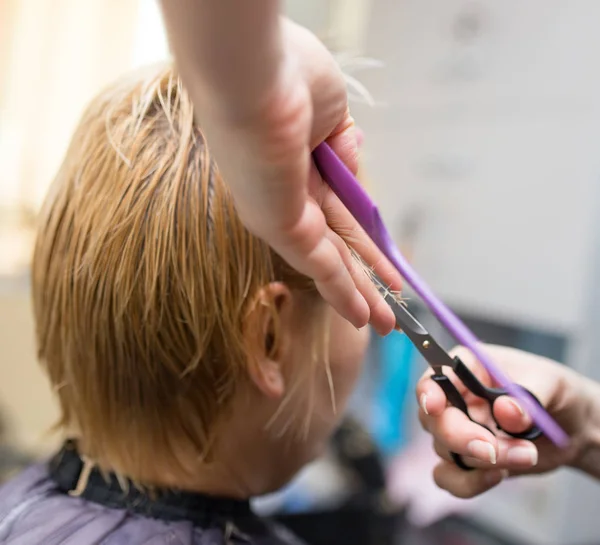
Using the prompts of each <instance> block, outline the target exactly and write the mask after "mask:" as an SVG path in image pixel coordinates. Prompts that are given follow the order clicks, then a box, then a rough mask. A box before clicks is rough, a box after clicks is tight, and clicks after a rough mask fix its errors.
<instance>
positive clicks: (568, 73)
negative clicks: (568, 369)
mask: <svg viewBox="0 0 600 545" xmlns="http://www.w3.org/2000/svg"><path fill="white" fill-rule="evenodd" d="M285 8H286V10H287V12H288V14H289V15H290V16H291V17H292V18H294V19H296V20H297V21H299V22H300V23H302V24H304V25H306V26H308V27H309V28H311V29H312V30H313V31H314V32H316V33H317V35H319V36H320V37H321V38H322V39H323V40H324V41H325V42H326V43H327V44H328V46H329V47H330V48H331V49H332V50H333V51H334V52H335V53H336V55H337V56H338V58H339V60H340V63H341V64H342V66H343V67H344V70H345V72H346V74H347V75H348V80H349V89H350V92H351V96H352V98H353V105H352V107H353V113H354V115H355V117H356V119H357V121H358V123H359V125H360V126H361V128H362V129H363V130H364V132H365V143H364V150H363V165H362V175H363V178H364V180H365V182H366V183H367V184H368V186H369V189H370V191H371V192H372V193H373V195H374V197H375V199H376V200H377V202H378V203H379V205H380V206H381V209H382V212H383V214H384V218H385V220H386V222H387V223H388V225H389V226H390V227H391V229H392V230H393V232H394V235H395V237H396V239H397V242H398V243H399V244H400V245H401V246H402V248H403V249H404V251H405V252H406V253H407V254H408V255H409V257H410V258H411V259H412V260H413V261H414V263H415V265H416V267H417V269H418V270H419V271H420V272H421V273H422V275H423V276H424V277H425V278H426V279H427V280H428V281H429V283H430V284H431V285H432V287H433V288H434V289H435V290H436V291H437V292H438V294H439V295H440V296H442V298H444V299H445V301H446V302H447V303H449V304H450V305H451V306H452V307H453V309H454V310H455V311H457V312H458V313H459V314H460V315H461V316H462V317H463V318H464V319H465V320H466V321H467V323H468V324H469V325H470V326H471V327H472V328H473V329H474V330H475V332H476V333H477V334H478V335H479V336H480V337H481V338H482V339H483V340H485V341H488V342H494V343H501V344H507V345H511V346H515V347H519V348H523V349H526V350H529V351H532V352H535V353H538V354H543V355H546V356H549V357H552V358H555V359H558V360H560V361H561V362H564V364H565V365H569V366H572V367H573V368H575V369H577V370H578V371H580V372H583V373H586V374H588V375H590V376H592V377H594V378H596V379H600V363H599V362H598V358H597V356H596V350H595V345H596V339H597V337H598V333H597V332H598V331H600V289H599V287H598V282H597V279H598V278H600V153H599V150H600V99H599V98H598V97H599V96H600V62H598V58H597V57H598V53H597V51H599V50H600V33H599V32H598V30H597V28H598V25H597V21H598V20H599V18H600V2H598V1H597V0H570V1H569V2H566V1H564V0H563V1H561V0H503V1H502V2H495V1H492V0H479V1H477V0H287V1H286V2H285ZM164 58H168V46H167V43H166V40H165V35H164V31H163V27H162V22H161V18H160V12H159V9H158V5H157V3H156V1H155V0H86V1H85V2H82V1H78V0H56V1H50V0H0V166H1V168H0V415H1V418H0V420H1V424H2V425H1V426H0V476H1V478H7V477H8V476H9V475H10V474H12V473H14V471H17V470H18V469H19V468H20V467H22V465H23V464H25V463H27V462H28V461H29V460H30V459H32V458H38V457H40V456H43V455H44V454H45V453H47V452H49V450H50V449H51V448H53V446H54V445H55V441H56V438H54V437H53V436H52V435H50V434H49V433H48V430H49V428H50V426H51V425H52V423H53V421H54V418H55V416H56V414H57V413H56V409H55V406H54V402H53V398H52V395H51V392H50V389H49V387H48V385H47V383H46V381H45V378H44V376H43V375H42V373H41V372H40V371H39V370H38V367H37V363H36V356H35V346H34V342H33V323H32V316H31V309H30V300H29V286H28V269H29V259H30V255H31V250H32V240H33V234H34V228H35V216H36V212H37V210H38V207H39V205H40V202H41V201H42V199H43V197H44V194H45V191H46V189H47V187H48V185H49V183H50V181H51V180H52V177H53V175H54V173H55V172H56V170H57V168H58V166H59V164H60V161H61V159H62V156H63V154H64V152H65V149H66V145H67V143H68V140H69V137H70V135H71V133H72V131H73V128H74V126H75V124H76V122H77V120H78V118H79V116H80V114H81V113H82V111H83V108H84V106H85V105H86V103H87V101H88V100H89V99H90V98H91V97H92V96H93V95H94V94H95V93H96V92H97V91H98V90H99V89H100V87H102V86H103V85H105V84H107V83H109V82H110V81H111V80H112V79H114V78H115V77H117V76H118V75H119V74H121V73H123V72H125V71H127V70H129V69H131V68H133V67H136V66H139V65H143V64H146V63H149V62H154V61H156V60H160V59H164ZM367 91H368V92H367ZM412 308H414V309H415V311H417V312H418V313H419V314H420V316H421V317H422V319H423V321H424V322H425V323H426V325H428V326H429V327H430V328H431V330H432V332H433V333H435V334H439V335H440V339H441V340H444V342H445V343H446V346H447V347H450V346H451V345H452V339H448V338H444V337H443V334H442V332H439V333H438V331H439V329H438V326H437V324H436V323H435V321H433V320H431V318H430V317H429V315H428V314H427V312H426V311H425V309H420V308H419V307H418V306H413V307H412ZM423 369H424V363H423V362H421V361H420V360H419V358H418V357H417V356H416V355H415V354H414V352H413V351H412V350H411V348H410V347H409V346H408V345H407V343H406V342H405V339H404V338H403V337H402V336H401V335H391V336H390V337H388V338H386V339H374V341H373V343H372V347H371V351H370V355H369V362H368V365H367V367H366V371H365V376H364V377H363V380H362V383H361V386H360V388H359V390H358V391H357V394H356V397H355V400H354V403H353V406H352V410H351V413H350V414H349V416H348V419H347V421H346V423H345V425H344V426H343V427H342V429H341V430H340V432H339V433H338V434H337V435H336V437H335V438H334V440H333V441H332V449H331V453H330V455H328V456H327V457H325V458H324V459H323V460H319V461H318V462H317V463H315V464H313V466H311V467H310V468H308V469H307V470H306V471H305V472H303V474H302V475H301V476H300V477H299V478H298V479H297V481H296V482H295V483H293V484H292V485H291V486H290V487H289V488H288V489H286V490H285V491H283V492H282V493H281V494H278V495H276V496H273V497H270V498H263V499H261V500H259V501H258V502H257V508H258V509H260V510H262V511H263V512H265V513H269V514H274V515H275V516H278V517H280V518H281V519H282V520H284V521H285V522H287V523H288V524H289V525H290V526H292V527H293V528H294V529H296V530H297V531H298V532H299V533H301V534H303V535H304V536H305V537H307V539H309V540H310V541H311V543H313V545H317V544H319V543H324V544H325V543H327V544H329V545H332V544H334V543H344V544H346V545H352V544H354V543H361V545H369V544H370V543H373V544H374V543H378V544H382V543H404V544H423V543H428V544H429V543H431V544H447V545H471V544H473V545H474V544H477V545H486V544H490V545H491V544H494V545H501V544H505V545H508V544H515V545H518V544H534V545H575V544H577V545H594V544H600V517H598V514H597V511H598V505H599V504H600V487H599V486H598V485H597V484H596V483H592V482H590V481H589V480H585V479H583V478H582V477H580V476H578V475H575V474H573V473H572V472H569V471H562V472H558V473H556V474H554V475H551V476H548V477H543V478H534V479H523V480H520V481H518V482H511V483H508V484H506V485H504V486H502V487H501V488H500V489H498V490H497V491H495V492H493V493H491V494H488V495H486V496H485V497H483V498H480V499H478V500H475V501H468V502H464V501H458V500H454V499H452V498H450V497H449V496H448V495H446V494H445V493H443V492H441V491H439V490H437V489H436V488H435V486H434V485H433V483H432V481H431V476H430V474H431V468H432V467H433V464H434V462H435V459H434V458H433V455H432V454H431V447H430V443H429V440H428V439H427V438H424V437H423V436H422V435H421V433H420V432H419V431H418V429H417V425H416V418H415V411H416V408H415V403H414V400H413V397H414V396H413V394H412V388H413V386H414V383H415V381H416V379H417V377H418V376H419V375H420V374H421V372H422V371H423Z"/></svg>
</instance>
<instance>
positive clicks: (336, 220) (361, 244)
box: [321, 189, 402, 335]
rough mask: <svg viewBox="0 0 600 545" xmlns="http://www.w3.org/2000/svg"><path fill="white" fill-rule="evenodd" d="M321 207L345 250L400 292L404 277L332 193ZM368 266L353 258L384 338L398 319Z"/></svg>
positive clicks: (356, 276)
mask: <svg viewBox="0 0 600 545" xmlns="http://www.w3.org/2000/svg"><path fill="white" fill-rule="evenodd" d="M321 208H322V210H323V212H324V214H325V217H326V218H327V223H328V225H329V226H330V228H331V229H332V231H334V232H335V233H336V234H337V235H338V237H339V238H340V241H343V245H344V247H346V248H347V247H351V248H352V249H353V250H354V251H355V252H356V253H357V254H358V255H359V256H360V258H361V259H362V261H363V262H364V264H365V265H366V266H367V267H372V269H373V270H374V272H375V273H376V274H377V275H378V276H379V277H380V278H381V280H382V281H383V282H384V284H385V285H386V286H387V287H389V289H391V290H392V291H400V289H401V287H402V277H401V276H400V273H399V272H398V271H397V270H396V269H395V267H394V266H393V265H392V264H391V263H390V262H389V261H388V260H387V259H386V257H385V256H384V255H383V254H382V253H381V251H380V250H379V249H378V248H377V246H376V245H375V243H374V242H373V241H372V240H371V239H370V238H369V236H368V235H367V234H366V233H365V231H364V230H363V229H362V228H361V227H360V225H358V223H357V222H356V220H355V219H354V217H353V216H352V215H351V214H350V212H348V210H347V209H346V207H345V206H344V205H343V204H342V203H341V201H340V200H339V199H338V198H337V196H336V195H335V194H334V193H333V191H331V190H329V189H327V190H326V191H325V192H324V195H323V199H322V203H321ZM365 265H363V264H360V263H359V262H357V261H356V260H355V259H352V266H351V267H350V269H351V273H354V274H353V278H354V279H355V282H356V286H357V288H358V290H359V291H360V293H361V294H362V296H363V297H364V298H365V300H366V301H367V303H368V305H369V310H370V319H369V321H370V322H371V324H372V325H373V327H374V329H375V330H376V331H377V332H378V333H379V334H381V335H386V334H388V333H389V332H390V331H392V329H394V327H395V325H396V319H395V317H394V313H393V312H392V310H391V308H390V307H389V305H388V304H387V303H386V302H385V301H384V299H383V297H382V296H381V294H380V293H379V291H378V289H377V288H376V287H375V285H374V283H373V281H372V279H371V277H370V274H369V272H368V271H367V270H365Z"/></svg>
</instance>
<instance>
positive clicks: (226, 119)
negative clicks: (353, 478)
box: [163, 0, 401, 334]
mask: <svg viewBox="0 0 600 545" xmlns="http://www.w3.org/2000/svg"><path fill="white" fill-rule="evenodd" d="M183 3H184V4H186V5H188V9H191V7H192V4H198V2H193V1H192V0H185V1H183ZM199 3H200V4H203V3H204V4H206V6H205V10H209V9H210V10H211V13H212V12H215V11H216V10H219V9H224V8H218V7H217V4H218V5H222V4H228V3H229V4H232V1H231V0H225V1H224V2H212V3H208V2H206V1H204V2H203V1H202V0H200V2H199ZM271 3H272V2H271ZM178 4H181V2H167V1H166V0H164V1H163V10H164V11H165V13H166V15H167V21H168V22H169V21H170V23H171V24H170V26H171V41H172V42H173V46H174V50H175V53H176V57H177V60H178V64H179V67H180V71H181V73H182V77H183V80H184V82H185V83H186V86H187V88H188V90H189V92H190V94H191V96H192V99H193V100H194V105H195V107H196V113H197V118H198V120H199V123H200V125H201V127H202V129H203V131H204V133H205V134H206V137H207V140H208V143H209V146H210V148H211V151H212V153H213V155H214V156H215V158H216V160H217V162H218V164H219V168H220V170H221V172H222V174H223V176H224V179H225V180H226V181H227V183H228V184H229V186H230V188H231V191H232V193H233V196H234V199H235V202H236V206H237V209H238V212H239V214H240V217H241V219H242V221H243V222H244V224H245V225H246V226H247V227H248V229H250V230H251V231H252V232H253V233H254V234H256V235H257V236H259V237H261V238H263V239H264V240H265V241H266V242H268V243H269V244H270V245H271V247H272V248H273V249H274V250H275V251H276V252H278V253H279V254H280V255H281V256H282V257H283V258H284V259H285V260H286V261H287V262H288V263H289V264H290V265H291V266H293V267H294V268H295V269H296V270H298V271H300V272H302V273H303V274H305V275H307V276H309V277H311V278H312V279H314V281H315V283H316V285H317V288H318V289H319V291H320V293H321V294H322V296H323V297H324V298H325V299H326V300H327V301H328V302H329V303H330V304H331V305H332V306H333V307H334V308H335V309H336V310H337V311H338V312H339V313H340V314H341V315H342V316H344V317H345V318H347V319H348V320H349V321H350V322H352V323H353V324H354V325H355V326H356V327H362V326H364V325H366V324H367V322H369V321H370V322H371V324H372V325H373V326H374V327H375V329H376V330H377V331H378V332H379V333H382V334H386V333H389V332H390V331H391V330H392V328H393V327H394V325H395V319H394V316H393V313H392V311H391V310H390V308H389V307H388V305H386V304H385V303H384V302H383V299H382V298H381V297H380V296H379V294H378V292H377V290H376V289H375V288H374V286H373V284H372V283H371V281H370V279H369V278H368V277H367V274H366V273H365V271H364V269H363V268H361V267H359V266H357V264H356V263H355V261H354V260H353V259H352V257H351V253H350V250H349V249H348V246H347V244H348V245H350V246H351V247H352V248H354V250H356V252H357V253H358V254H359V255H360V256H361V257H362V258H363V259H364V261H365V262H366V263H367V264H368V265H370V266H374V267H375V271H376V272H377V273H378V274H379V275H380V277H381V278H382V279H383V280H384V282H386V283H387V284H388V285H390V286H391V288H392V289H393V290H399V289H400V287H401V279H400V275H399V274H398V273H397V271H396V270H395V269H394V268H393V267H392V266H391V265H390V264H389V262H388V261H387V260H386V259H385V258H384V257H383V255H382V254H381V253H380V252H379V250H378V249H377V248H376V247H375V245H374V244H373V243H372V242H371V241H370V239H369V238H368V237H367V236H366V234H365V233H364V231H363V230H362V229H360V227H359V226H358V224H357V223H356V221H355V220H354V218H352V217H351V216H350V214H349V213H348V212H347V210H346V209H345V207H344V206H343V205H342V204H341V202H340V201H339V200H338V198H337V197H336V196H335V195H334V194H333V192H332V191H331V190H330V189H329V187H328V186H327V185H326V184H325V183H324V181H323V180H322V179H321V177H320V175H319V173H318V171H317V170H316V168H315V167H314V165H313V163H312V159H311V152H312V150H313V149H314V148H315V147H316V146H317V145H318V144H319V143H321V142H323V141H327V142H328V143H329V144H330V145H331V147H332V148H333V149H334V151H335V152H336V153H337V154H338V156H339V157H340V158H341V159H342V160H343V161H344V163H345V164H346V165H347V166H348V167H349V168H350V170H351V171H352V172H354V173H356V172H357V170H358V146H357V134H356V129H355V126H354V121H353V119H352V118H351V117H350V115H349V111H348V100H347V92H346V84H345V80H344V77H343V75H342V73H341V71H340V69H339V67H338V66H337V64H336V63H335V61H334V59H333V57H332V55H331V54H330V53H329V52H328V51H327V49H326V48H325V47H324V46H323V44H322V43H321V42H320V41H319V40H318V39H317V38H316V37H315V36H314V35H313V34H312V33H310V32H309V31H308V30H306V29H304V28H302V27H300V26H298V25H296V24H294V23H292V22H290V21H289V20H286V19H274V21H275V22H276V28H275V29H274V30H273V29H271V28H270V27H268V28H267V23H265V21H264V20H263V19H259V17H258V16H257V14H256V10H257V9H262V8H263V7H264V6H265V5H266V4H269V1H268V0H266V1H265V0H262V1H260V2H256V3H255V2H248V3H240V2H236V3H235V7H233V4H232V6H231V9H230V12H229V24H228V25H227V27H226V28H225V31H226V32H229V33H230V40H231V41H230V43H227V42H226V40H227V38H226V37H223V35H221V37H220V38H219V37H215V40H217V43H216V44H215V45H214V47H215V48H217V49H216V50H215V51H214V54H212V57H210V58H209V56H208V55H201V54H200V51H198V52H197V54H196V55H195V56H194V58H192V59H191V60H190V59H189V58H187V59H186V58H185V53H186V50H184V44H183V45H182V43H183V41H184V39H183V37H184V36H185V33H184V34H183V35H182V33H181V29H180V28H179V27H181V26H182V25H183V26H185V24H186V21H181V20H177V21H175V15H177V14H174V13H173V12H174V11H175V10H176V6H177V5H178ZM209 4H210V5H209ZM244 4H248V5H250V4H251V5H252V8H248V7H246V6H245V5H244ZM251 9H252V10H253V11H251ZM170 11H171V13H169V12H170ZM242 11H246V12H247V13H246V14H245V15H244V14H243V13H242V14H240V12H242ZM272 15H273V14H272V13H271V14H270V15H269V16H272ZM244 16H245V17H246V20H245V21H243V24H239V25H238V27H239V28H238V33H237V35H235V36H233V35H231V29H230V27H231V25H232V24H234V25H235V24H238V23H239V21H237V19H238V18H239V17H244ZM186 17H189V15H188V16H186ZM215 17H216V16H215ZM204 19H206V12H205V13H204ZM234 19H235V20H234ZM217 22H218V21H217V19H215V21H213V25H212V26H214V25H216V24H217ZM175 23H177V25H179V27H177V28H176V25H175ZM249 25H259V26H261V25H262V32H263V33H264V32H267V33H268V32H271V30H273V32H274V34H273V37H272V44H271V45H270V46H269V44H262V51H263V53H262V55H263V57H258V59H259V61H260V62H257V58H256V57H255V55H254V53H252V51H253V50H254V49H256V48H257V47H260V46H261V44H260V43H259V42H261V41H264V39H263V34H258V32H257V31H256V30H255V28H254V26H251V27H249ZM205 26H206V28H204V32H211V27H210V26H209V25H208V23H207V24H206V25H205ZM200 33H201V32H200ZM249 34H253V36H254V41H250V40H249V38H248V36H249ZM182 36H183V37H182ZM199 39H200V38H197V40H199ZM244 40H246V41H247V44H246V49H245V50H240V49H239V47H238V45H237V44H238V42H240V41H244ZM190 42H191V40H190ZM178 43H179V47H177V46H178ZM257 44H258V45H257ZM198 47H200V46H198ZM186 61H187V62H186ZM219 62H220V63H222V64H223V65H224V66H225V67H226V68H227V70H226V72H225V73H223V66H219V65H218V64H217V63H219ZM232 79H237V84H236V85H235V86H232V83H231V80H232Z"/></svg>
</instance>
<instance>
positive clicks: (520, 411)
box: [507, 397, 525, 416]
mask: <svg viewBox="0 0 600 545" xmlns="http://www.w3.org/2000/svg"><path fill="white" fill-rule="evenodd" d="M507 399H508V401H510V403H511V405H513V406H514V408H515V409H517V411H519V413H521V416H525V411H524V410H523V407H521V405H520V404H519V403H518V402H517V401H515V400H514V399H512V398H511V397H508V398H507Z"/></svg>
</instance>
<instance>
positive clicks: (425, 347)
mask: <svg viewBox="0 0 600 545" xmlns="http://www.w3.org/2000/svg"><path fill="white" fill-rule="evenodd" d="M378 283H379V284H380V286H382V284H381V283H380V281H379V280H378ZM380 292H381V294H382V296H383V298H384V299H385V301H386V303H387V304H388V305H389V306H390V307H391V309H392V310H393V311H394V316H395V317H396V326H397V328H398V329H399V330H401V331H402V332H403V333H404V334H405V335H406V336H407V337H408V338H409V339H410V341H411V342H412V344H413V345H414V346H415V348H416V349H417V350H418V351H419V352H420V353H421V355H422V356H423V358H424V359H425V361H427V363H428V364H429V366H430V367H431V368H432V370H433V374H432V375H431V379H432V380H433V381H434V382H435V383H436V384H438V385H439V386H440V388H441V389H442V390H443V392H444V394H445V395H446V399H447V400H448V402H449V403H450V404H451V405H452V406H453V407H456V408H457V409H459V410H460V411H462V412H463V413H464V414H465V415H466V416H467V418H469V420H471V422H474V423H475V424H477V425H479V426H482V427H483V428H485V429H487V430H488V431H490V432H491V433H494V432H493V431H492V430H491V429H490V428H489V427H488V426H486V425H485V424H482V423H481V422H477V421H476V420H473V418H472V417H471V415H470V414H469V409H468V407H467V404H466V402H465V400H464V399H463V396H462V395H461V393H460V392H459V390H458V388H456V386H455V385H454V383H453V382H452V381H451V380H450V378H449V377H448V376H447V375H445V374H444V367H447V368H450V369H452V370H453V371H454V373H455V375H456V376H457V377H458V379H459V380H460V381H461V382H462V383H463V384H464V385H465V387H466V388H467V389H468V390H469V391H470V392H471V393H472V394H474V395H475V396H477V397H479V398H481V399H483V400H485V401H486V402H487V403H488V405H489V408H490V413H491V415H492V418H493V419H494V422H495V423H496V427H497V428H498V430H500V431H502V432H504V433H505V434H507V435H509V436H510V437H514V438H516V439H527V440H528V441H535V440H536V439H538V438H539V437H541V436H542V435H543V432H542V430H541V429H540V428H539V427H538V426H536V425H535V424H533V425H532V426H531V427H530V428H529V429H528V430H526V431H524V432H521V433H513V432H510V431H507V430H504V429H502V427H501V426H500V424H499V423H498V421H497V420H496V417H495V416H494V411H493V408H494V403H495V402H496V400H497V399H499V398H500V397H503V396H508V395H510V394H509V393H508V391H507V390H506V389H505V388H490V387H488V386H485V385H484V384H482V383H481V382H480V381H479V379H478V378H477V377H476V376H475V375H474V374H473V373H472V371H471V370H470V369H469V368H468V367H467V366H466V365H465V364H464V363H463V361H462V360H461V359H460V358H459V357H458V356H456V357H454V358H453V357H452V356H450V354H448V352H446V351H445V350H444V349H443V348H442V347H441V346H440V345H439V344H438V343H437V342H436V340H435V339H434V338H433V337H432V336H431V334H430V333H429V332H428V331H427V330H426V329H425V328H424V327H423V325H421V323H420V322H419V321H418V320H417V319H416V318H415V317H414V316H413V315H412V314H411V313H410V312H409V310H408V308H406V306H405V305H404V303H403V302H402V301H399V300H398V299H397V298H396V297H394V296H393V295H392V294H391V293H390V292H389V291H387V290H385V289H381V288H380ZM516 386H517V387H518V388H522V389H523V390H525V391H526V392H527V393H528V394H529V395H530V396H532V397H533V399H534V400H535V402H536V403H537V404H538V405H539V406H540V407H542V404H541V403H540V401H539V400H538V398H537V397H535V395H534V394H533V393H531V392H530V391H529V390H527V389H526V388H523V387H522V386H518V385H516ZM450 455H451V456H452V459H453V460H454V463H455V464H456V465H457V466H458V467H460V468H461V469H464V470H467V471H470V470H472V469H473V468H472V467H469V466H468V465H466V464H465V463H464V462H463V460H462V458H461V457H460V456H459V455H458V454H456V453H455V452H451V453H450Z"/></svg>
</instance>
